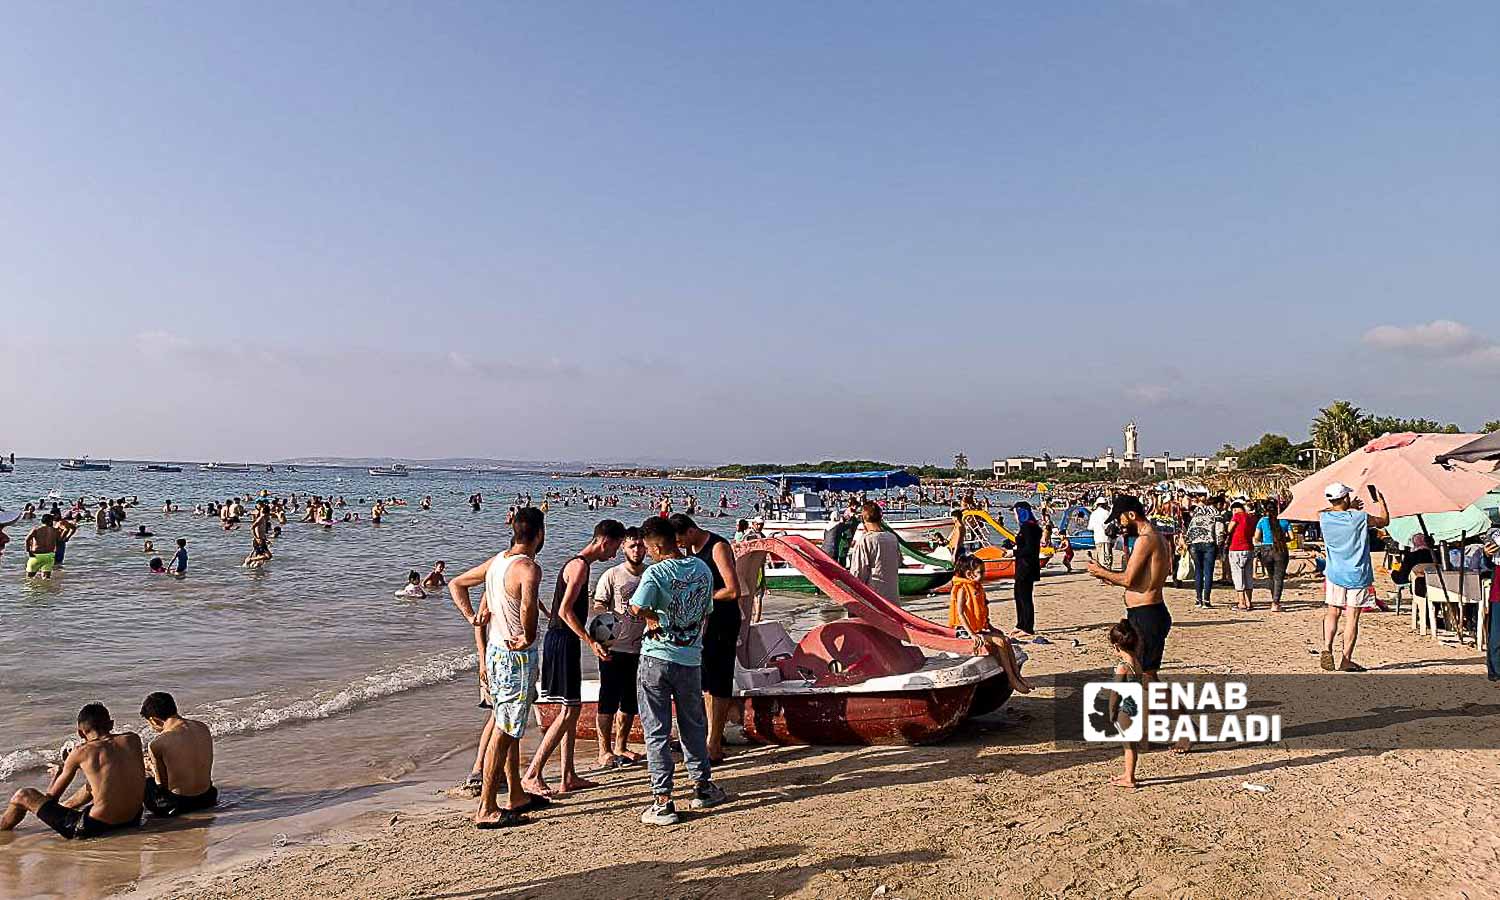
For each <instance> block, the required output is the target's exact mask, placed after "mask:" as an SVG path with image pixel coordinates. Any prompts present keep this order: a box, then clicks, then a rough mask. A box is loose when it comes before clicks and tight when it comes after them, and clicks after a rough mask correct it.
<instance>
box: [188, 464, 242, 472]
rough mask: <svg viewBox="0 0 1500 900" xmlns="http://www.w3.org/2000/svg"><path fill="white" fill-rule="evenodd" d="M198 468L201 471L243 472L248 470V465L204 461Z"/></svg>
mask: <svg viewBox="0 0 1500 900" xmlns="http://www.w3.org/2000/svg"><path fill="white" fill-rule="evenodd" d="M198 468H199V470H200V471H203V472H233V473H243V472H249V471H250V467H249V466H248V465H246V464H244V463H224V462H211V463H204V464H203V465H201V466H199V467H198Z"/></svg>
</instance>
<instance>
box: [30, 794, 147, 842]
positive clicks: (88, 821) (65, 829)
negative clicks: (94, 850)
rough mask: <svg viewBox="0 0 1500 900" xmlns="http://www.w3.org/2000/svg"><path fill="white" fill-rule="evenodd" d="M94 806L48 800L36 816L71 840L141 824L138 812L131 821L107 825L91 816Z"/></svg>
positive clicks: (96, 835)
mask: <svg viewBox="0 0 1500 900" xmlns="http://www.w3.org/2000/svg"><path fill="white" fill-rule="evenodd" d="M93 808H94V805H93V804H92V803H90V804H89V805H88V806H85V807H83V808H82V809H69V808H68V807H66V806H63V805H62V804H61V803H58V802H57V801H56V800H48V801H47V802H46V803H43V804H42V808H41V809H39V810H37V811H36V817H37V818H38V819H41V820H42V821H43V822H45V823H46V824H47V826H48V827H49V828H51V829H52V830H53V831H55V832H57V833H58V834H60V835H62V836H63V837H65V838H67V839H68V840H70V841H71V840H73V839H74V838H91V837H98V836H100V835H102V834H109V833H110V832H111V831H123V830H124V829H126V828H135V827H138V826H139V825H140V824H141V814H140V813H136V814H135V818H134V819H132V820H131V821H129V822H122V823H120V824H119V825H107V824H105V823H103V822H101V821H99V820H98V819H94V818H91V817H90V816H89V810H91V809H93Z"/></svg>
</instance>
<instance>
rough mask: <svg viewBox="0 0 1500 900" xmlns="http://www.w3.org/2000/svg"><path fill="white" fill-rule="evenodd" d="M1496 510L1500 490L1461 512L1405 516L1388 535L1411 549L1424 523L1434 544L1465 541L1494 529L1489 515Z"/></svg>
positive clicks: (1391, 525)
mask: <svg viewBox="0 0 1500 900" xmlns="http://www.w3.org/2000/svg"><path fill="white" fill-rule="evenodd" d="M1493 509H1500V489H1496V490H1493V491H1490V492H1489V493H1488V494H1485V495H1484V496H1483V497H1480V498H1479V499H1478V500H1476V501H1475V502H1474V503H1471V504H1469V505H1468V506H1466V507H1464V508H1463V509H1461V510H1459V511H1458V512H1445V513H1433V514H1432V515H1430V516H1427V515H1424V516H1402V517H1401V518H1399V519H1392V520H1391V524H1390V526H1389V527H1388V528H1387V529H1386V532H1387V533H1388V534H1390V536H1391V537H1392V538H1393V539H1395V541H1396V543H1398V544H1400V545H1401V546H1403V547H1410V546H1411V539H1412V538H1413V537H1414V536H1416V535H1419V534H1422V533H1423V532H1422V523H1423V522H1425V523H1427V534H1428V537H1429V538H1430V539H1431V540H1433V541H1462V540H1464V539H1465V538H1470V537H1473V536H1474V535H1476V534H1483V533H1484V532H1486V531H1488V530H1489V529H1491V528H1493V527H1495V526H1494V523H1493V522H1492V521H1491V519H1490V513H1489V511H1490V510H1493ZM1434 546H1435V545H1434Z"/></svg>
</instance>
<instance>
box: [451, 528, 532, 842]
mask: <svg viewBox="0 0 1500 900" xmlns="http://www.w3.org/2000/svg"><path fill="white" fill-rule="evenodd" d="M514 527H515V533H514V536H513V537H512V538H511V542H510V547H509V549H507V550H506V551H505V552H504V553H501V554H499V555H497V556H495V557H493V558H492V559H490V560H489V561H488V562H486V563H484V564H483V565H479V566H476V567H474V568H472V569H470V570H469V571H467V572H465V573H463V574H462V575H460V576H458V577H457V578H454V579H453V580H452V581H450V582H448V594H449V596H450V597H452V598H453V605H454V606H456V607H458V611H459V612H460V613H462V614H463V617H464V619H465V621H467V622H468V623H469V624H470V625H471V626H473V628H474V629H475V631H476V633H477V634H478V635H479V639H480V642H481V644H482V648H481V649H482V656H481V659H482V662H481V665H482V666H483V667H484V671H485V682H486V683H487V684H488V685H489V689H490V698H491V700H492V701H493V705H494V715H493V716H492V717H490V719H489V721H487V722H486V723H485V727H484V734H483V735H482V736H481V739H480V751H479V752H480V758H481V760H482V762H483V770H484V772H483V775H482V777H481V785H480V789H479V809H478V811H477V812H476V813H475V814H474V824H475V826H476V827H479V828H506V827H509V826H512V825H523V824H525V823H526V821H527V820H526V818H525V817H524V816H523V815H522V813H523V812H524V811H525V810H527V809H532V808H536V807H541V806H545V805H546V804H547V801H546V799H545V798H540V797H533V796H528V795H527V794H526V792H525V791H524V790H523V789H522V787H521V738H522V736H523V735H525V733H526V725H527V723H528V722H529V721H530V719H531V704H532V702H533V701H535V700H536V674H537V652H536V626H537V611H538V607H539V606H540V604H539V603H538V602H537V587H538V586H539V585H540V584H541V581H542V568H541V566H539V565H537V562H536V555H537V553H539V552H541V549H542V545H543V544H544V543H546V539H547V532H546V526H545V524H544V520H543V519H542V514H541V511H540V510H537V509H532V508H530V507H527V508H525V509H522V510H520V511H519V512H518V513H517V514H516V521H515V526H514ZM481 584H482V585H484V586H485V589H484V603H483V605H482V606H481V607H480V609H479V610H478V612H476V611H475V610H474V605H473V603H472V601H471V600H470V599H469V591H470V589H472V588H475V587H478V586H479V585H481ZM502 769H503V770H504V772H505V776H504V777H505V783H506V786H507V791H506V793H507V794H508V797H507V803H506V805H505V806H504V807H501V806H499V804H498V798H497V796H496V795H497V794H498V793H499V788H500V778H501V774H500V773H501V770H502Z"/></svg>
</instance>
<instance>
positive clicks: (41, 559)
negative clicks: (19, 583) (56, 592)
mask: <svg viewBox="0 0 1500 900" xmlns="http://www.w3.org/2000/svg"><path fill="white" fill-rule="evenodd" d="M56 564H57V529H56V528H53V527H52V513H42V524H40V525H38V526H37V527H35V528H33V529H31V533H30V534H28V535H26V577H27V578H32V577H34V576H36V575H37V574H38V573H41V576H42V577H43V578H51V577H52V567H53V566H55V565H56Z"/></svg>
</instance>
